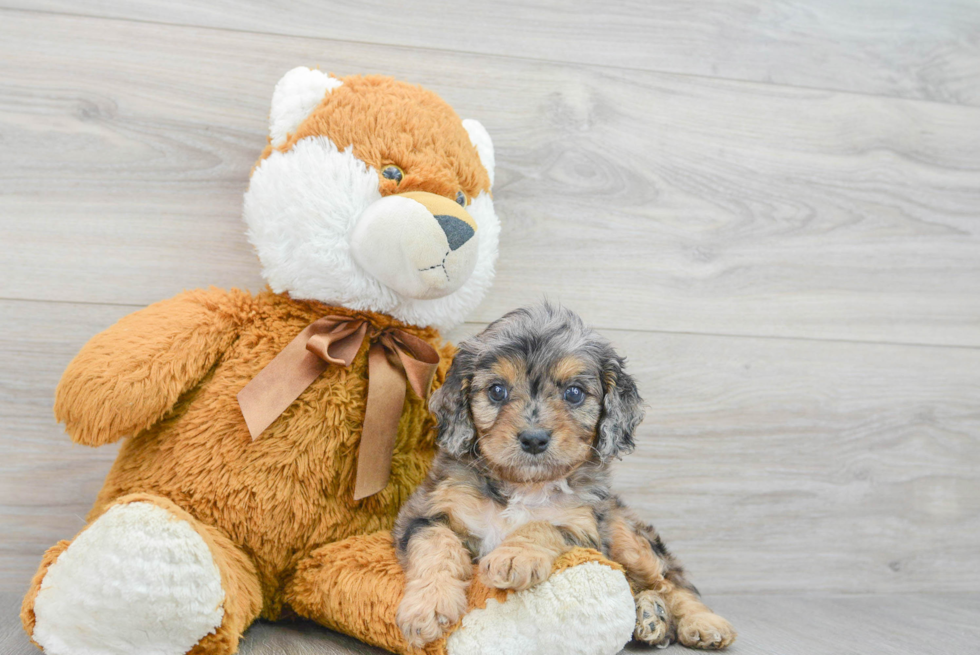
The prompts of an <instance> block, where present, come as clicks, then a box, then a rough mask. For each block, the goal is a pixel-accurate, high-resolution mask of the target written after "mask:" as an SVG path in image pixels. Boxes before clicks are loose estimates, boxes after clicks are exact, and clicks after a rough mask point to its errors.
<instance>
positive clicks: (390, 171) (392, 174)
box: [381, 166, 404, 184]
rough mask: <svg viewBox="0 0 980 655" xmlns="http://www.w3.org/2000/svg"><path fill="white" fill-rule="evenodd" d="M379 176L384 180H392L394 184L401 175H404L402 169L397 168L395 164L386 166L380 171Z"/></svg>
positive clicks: (398, 180)
mask: <svg viewBox="0 0 980 655" xmlns="http://www.w3.org/2000/svg"><path fill="white" fill-rule="evenodd" d="M381 176H382V177H383V178H385V179H386V180H394V181H395V184H398V183H399V182H401V181H402V177H404V175H403V173H402V169H400V168H398V167H397V166H388V167H386V168H385V169H384V170H383V171H381Z"/></svg>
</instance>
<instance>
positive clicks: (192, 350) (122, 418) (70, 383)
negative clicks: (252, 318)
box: [54, 287, 251, 446]
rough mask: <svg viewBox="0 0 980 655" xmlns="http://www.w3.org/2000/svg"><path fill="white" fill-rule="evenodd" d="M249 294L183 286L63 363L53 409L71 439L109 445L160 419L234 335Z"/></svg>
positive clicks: (104, 334)
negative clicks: (175, 292)
mask: <svg viewBox="0 0 980 655" xmlns="http://www.w3.org/2000/svg"><path fill="white" fill-rule="evenodd" d="M250 299H251V296H250V295H249V294H247V293H245V292H242V291H237V290H232V291H223V290H221V289H216V288H213V287H212V288H211V289H208V290H207V291H204V290H195V291H186V292H184V293H182V294H180V295H178V296H175V297H174V298H171V299H170V300H164V301H162V302H158V303H155V304H153V305H150V306H149V307H147V308H145V309H141V310H139V311H137V312H134V313H132V314H130V315H128V316H126V317H124V318H122V319H120V321H119V322H118V323H116V324H115V325H113V326H112V327H110V328H109V329H107V330H105V331H104V332H101V333H99V334H97V335H96V336H95V337H93V338H92V339H91V340H90V341H89V342H88V343H87V344H85V346H84V347H83V348H82V350H81V351H80V352H79V353H78V354H77V355H76V356H75V358H74V359H73V360H72V361H71V363H70V364H68V368H67V369H66V370H65V373H64V375H63V376H62V377H61V382H60V383H59V384H58V389H57V391H56V392H55V402H54V414H55V418H57V419H58V421H60V422H62V423H64V424H65V430H66V431H67V432H68V435H69V436H70V437H71V439H72V441H75V442H77V443H81V444H85V445H88V446H101V445H103V444H107V443H112V442H114V441H116V440H118V439H120V438H121V437H125V436H129V435H133V434H136V433H138V432H140V431H141V430H144V429H146V428H148V427H150V426H152V425H153V424H154V423H156V422H157V421H159V420H160V419H161V418H162V417H163V416H164V415H165V414H166V413H167V412H168V411H169V410H170V409H171V408H172V407H173V406H174V404H175V403H176V402H177V399H178V398H179V397H180V396H181V394H183V393H184V392H185V391H187V390H189V389H191V388H193V387H194V386H195V385H196V384H197V383H198V382H200V380H201V379H202V378H203V377H204V375H205V374H206V373H207V372H208V370H210V369H211V367H212V366H214V364H215V362H217V361H218V358H219V357H220V356H221V354H222V353H223V352H224V351H225V350H226V349H227V348H228V347H229V346H230V345H231V343H232V342H233V341H234V340H235V338H236V337H237V336H238V333H239V327H240V325H241V318H242V316H243V315H244V314H245V313H247V309H246V308H247V306H248V304H249V301H250Z"/></svg>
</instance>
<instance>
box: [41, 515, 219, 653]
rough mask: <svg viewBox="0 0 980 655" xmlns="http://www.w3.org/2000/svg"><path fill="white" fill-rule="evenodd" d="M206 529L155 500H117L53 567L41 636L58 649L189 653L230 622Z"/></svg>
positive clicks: (47, 646)
mask: <svg viewBox="0 0 980 655" xmlns="http://www.w3.org/2000/svg"><path fill="white" fill-rule="evenodd" d="M223 601H224V591H223V590H222V587H221V574H220V573H219V571H218V567H217V565H216V564H215V563H214V559H213V558H212V556H211V551H210V550H209V549H208V546H207V545H206V544H205V543H204V540H203V539H202V538H201V536H200V535H199V534H198V533H197V532H195V531H194V529H193V528H192V527H191V526H190V525H189V524H188V523H187V522H186V521H183V520H180V519H178V518H176V517H175V516H174V515H173V514H171V513H170V512H168V511H167V510H165V509H163V508H162V507H158V506H156V505H153V504H151V503H146V502H134V503H129V504H126V505H116V506H114V507H112V508H111V509H109V510H108V511H107V512H106V513H105V514H103V515H102V516H101V517H100V518H99V519H98V520H97V521H96V522H95V523H93V524H92V525H91V526H90V527H89V528H88V529H87V530H85V531H84V532H82V533H81V534H80V535H78V537H77V538H76V539H75V540H74V541H73V542H72V544H71V545H70V546H68V548H67V550H65V551H64V552H63V553H62V554H61V555H60V556H59V557H58V559H57V561H55V563H54V564H52V565H51V568H49V569H48V572H47V574H46V575H45V576H44V580H43V582H42V583H41V589H40V592H39V593H38V595H37V600H36V602H35V605H34V613H35V616H36V620H37V623H36V624H35V628H34V634H33V638H34V641H36V642H37V643H38V644H40V645H41V647H43V648H44V652H45V653H47V654H48V655H68V654H70V655H133V654H134V653H139V655H182V654H183V653H186V652H187V651H189V650H190V649H191V648H192V647H193V646H194V645H195V644H196V643H197V642H198V641H200V639H201V638H202V637H204V636H205V635H207V634H209V633H211V632H214V631H215V630H216V629H217V628H218V626H219V625H221V620H222V616H223V614H224V611H223V608H222V604H223Z"/></svg>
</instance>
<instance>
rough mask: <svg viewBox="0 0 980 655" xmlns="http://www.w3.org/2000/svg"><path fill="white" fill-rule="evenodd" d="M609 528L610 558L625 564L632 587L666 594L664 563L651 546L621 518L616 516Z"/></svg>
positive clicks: (666, 584)
mask: <svg viewBox="0 0 980 655" xmlns="http://www.w3.org/2000/svg"><path fill="white" fill-rule="evenodd" d="M608 529H609V557H610V558H612V559H613V560H615V561H617V562H619V563H620V564H622V565H623V567H624V568H625V569H626V575H627V576H629V579H630V583H631V584H632V585H633V587H634V588H639V589H652V590H654V591H657V592H664V591H666V589H667V586H668V583H667V580H666V579H665V578H664V573H665V570H664V562H663V560H661V559H660V558H659V557H657V556H656V555H655V554H654V552H653V550H652V549H651V548H650V544H649V543H648V542H647V541H646V540H645V539H643V538H642V537H641V536H640V535H638V534H637V533H636V532H635V531H634V530H633V528H632V526H630V525H629V523H628V522H627V521H626V520H624V519H623V518H622V517H619V516H614V517H613V518H612V519H611V520H610V522H609V528H608Z"/></svg>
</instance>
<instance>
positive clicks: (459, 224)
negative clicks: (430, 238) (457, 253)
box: [435, 214, 476, 250]
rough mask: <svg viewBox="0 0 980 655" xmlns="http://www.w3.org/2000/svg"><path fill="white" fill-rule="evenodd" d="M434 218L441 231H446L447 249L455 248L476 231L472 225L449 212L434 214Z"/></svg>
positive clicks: (471, 236)
mask: <svg viewBox="0 0 980 655" xmlns="http://www.w3.org/2000/svg"><path fill="white" fill-rule="evenodd" d="M435 219H436V220H437V221H439V227H441V228H442V231H443V232H445V233H446V239H447V240H448V241H449V249H450V250H456V249H457V248H459V247H460V246H461V245H463V244H464V243H466V242H467V241H469V240H470V239H471V238H473V235H474V234H476V232H475V231H474V230H473V228H472V227H470V226H469V224H467V222H466V221H461V220H460V219H458V218H456V217H455V216H450V215H449V214H436V216H435Z"/></svg>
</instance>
